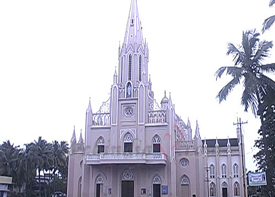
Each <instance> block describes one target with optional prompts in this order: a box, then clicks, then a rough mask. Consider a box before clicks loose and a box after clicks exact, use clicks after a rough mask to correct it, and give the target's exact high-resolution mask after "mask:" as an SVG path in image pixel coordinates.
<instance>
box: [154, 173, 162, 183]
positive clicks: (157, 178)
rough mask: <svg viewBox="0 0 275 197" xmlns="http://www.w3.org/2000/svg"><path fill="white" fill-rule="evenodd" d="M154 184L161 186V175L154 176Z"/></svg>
mask: <svg viewBox="0 0 275 197" xmlns="http://www.w3.org/2000/svg"><path fill="white" fill-rule="evenodd" d="M153 184H161V178H160V177H159V175H156V176H154V178H153Z"/></svg>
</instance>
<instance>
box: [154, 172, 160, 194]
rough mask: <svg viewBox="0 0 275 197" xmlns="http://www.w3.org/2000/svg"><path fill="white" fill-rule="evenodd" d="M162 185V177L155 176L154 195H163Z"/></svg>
mask: <svg viewBox="0 0 275 197" xmlns="http://www.w3.org/2000/svg"><path fill="white" fill-rule="evenodd" d="M160 186H161V179H160V177H159V175H156V176H155V177H154V178H153V196H154V197H160V195H161V189H160Z"/></svg>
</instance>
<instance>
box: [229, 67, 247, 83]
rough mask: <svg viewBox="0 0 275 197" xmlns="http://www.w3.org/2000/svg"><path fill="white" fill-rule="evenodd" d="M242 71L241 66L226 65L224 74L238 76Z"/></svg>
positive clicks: (239, 76)
mask: <svg viewBox="0 0 275 197" xmlns="http://www.w3.org/2000/svg"><path fill="white" fill-rule="evenodd" d="M243 73H244V69H243V68H242V67H227V69H226V74H228V75H231V76H232V77H233V78H238V79H239V80H240V78H241V77H242V74H243Z"/></svg>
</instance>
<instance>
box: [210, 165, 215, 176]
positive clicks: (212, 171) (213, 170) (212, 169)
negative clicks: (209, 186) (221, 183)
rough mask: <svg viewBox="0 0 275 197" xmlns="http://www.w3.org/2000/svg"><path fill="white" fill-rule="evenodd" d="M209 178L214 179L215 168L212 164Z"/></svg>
mask: <svg viewBox="0 0 275 197" xmlns="http://www.w3.org/2000/svg"><path fill="white" fill-rule="evenodd" d="M210 178H211V179H213V178H215V166H214V165H213V164H211V165H210Z"/></svg>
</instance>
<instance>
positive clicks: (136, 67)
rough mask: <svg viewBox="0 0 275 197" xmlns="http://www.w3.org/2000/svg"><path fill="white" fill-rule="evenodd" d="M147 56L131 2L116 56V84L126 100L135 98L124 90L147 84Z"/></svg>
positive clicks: (136, 9) (145, 46) (134, 3)
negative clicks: (117, 62)
mask: <svg viewBox="0 0 275 197" xmlns="http://www.w3.org/2000/svg"><path fill="white" fill-rule="evenodd" d="M148 54H149V52H148V46H147V44H146V43H145V42H144V41H143V35H142V27H141V22H140V18H139V13H138V7H137V0H132V2H131V7H130V12H129V15H128V20H127V25H126V30H125V36H124V41H123V44H122V46H121V47H119V55H118V56H119V57H118V59H119V64H118V75H117V79H118V80H117V83H118V84H123V85H124V88H125V94H124V95H125V97H126V98H132V97H135V95H132V94H131V95H130V94H129V95H127V94H126V89H129V91H130V90H132V89H133V87H135V86H136V87H137V86H138V85H139V84H140V83H141V82H142V83H143V84H146V83H148V67H147V66H148Z"/></svg>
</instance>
